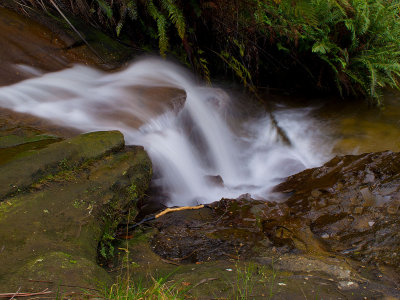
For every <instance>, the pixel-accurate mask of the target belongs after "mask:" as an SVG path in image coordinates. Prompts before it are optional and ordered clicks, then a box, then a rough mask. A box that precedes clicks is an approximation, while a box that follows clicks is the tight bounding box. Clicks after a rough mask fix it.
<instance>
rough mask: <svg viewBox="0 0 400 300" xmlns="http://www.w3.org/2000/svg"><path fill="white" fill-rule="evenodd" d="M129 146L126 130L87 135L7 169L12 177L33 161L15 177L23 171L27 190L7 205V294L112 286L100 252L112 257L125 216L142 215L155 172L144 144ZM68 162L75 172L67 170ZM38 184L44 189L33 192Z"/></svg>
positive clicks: (2, 236) (0, 275)
mask: <svg viewBox="0 0 400 300" xmlns="http://www.w3.org/2000/svg"><path fill="white" fill-rule="evenodd" d="M123 145H124V140H123V137H122V135H121V134H120V133H119V132H97V133H90V134H84V135H80V136H78V137H75V138H72V139H69V140H65V141H62V142H59V143H55V144H52V145H50V146H49V147H47V148H45V149H42V150H38V151H36V152H35V153H33V154H32V155H31V156H30V157H27V158H24V159H18V160H15V161H12V162H10V163H8V164H4V165H2V166H0V174H4V170H7V171H8V172H11V171H13V168H11V167H10V166H12V165H14V166H22V165H23V164H24V163H25V164H27V168H26V170H24V169H22V168H20V169H16V172H17V173H15V174H10V180H12V182H14V180H16V179H17V175H16V174H21V175H20V177H21V180H20V182H21V183H24V186H26V187H27V189H26V190H25V192H20V193H18V194H16V195H13V196H6V197H4V198H3V199H4V201H2V202H0V249H2V250H1V255H0V265H1V266H2V267H1V268H0V289H1V290H10V289H11V290H16V289H18V287H20V286H21V287H22V289H21V290H24V291H27V290H28V291H29V289H35V290H38V289H40V288H43V284H42V286H40V283H37V282H36V283H35V282H29V281H28V279H30V278H33V279H37V280H45V281H51V282H55V283H60V282H61V283H62V284H64V285H75V286H77V285H78V286H89V287H93V286H95V285H96V284H97V283H98V282H102V283H104V284H107V283H110V277H109V275H108V274H107V272H106V271H105V270H104V269H103V268H101V267H100V266H99V265H98V263H97V259H98V251H100V252H105V253H108V252H110V250H111V248H110V246H111V241H112V236H113V232H114V230H115V228H116V226H117V224H118V223H119V221H120V220H121V218H122V212H124V211H125V210H127V209H130V214H131V216H132V217H134V216H135V215H136V213H137V212H136V209H135V203H136V202H137V201H138V199H139V198H141V197H142V196H143V194H144V192H145V191H146V189H147V187H148V184H149V182H150V179H151V173H152V168H151V162H150V160H149V158H148V156H147V154H146V152H145V151H144V150H143V148H142V147H137V146H134V147H126V148H123ZM63 157H67V158H68V160H67V162H66V163H68V166H71V167H72V168H71V169H70V168H67V169H65V168H63V167H62V166H60V162H64V160H63ZM18 172H20V173H18ZM2 176H3V175H2ZM2 179H3V180H7V178H5V177H2ZM35 180H36V181H37V180H39V181H40V182H41V186H40V187H35V188H28V185H29V182H31V183H32V182H34V181H35ZM8 182H10V181H8ZM1 183H2V184H3V186H7V185H6V184H4V182H3V181H1ZM3 195H4V192H3ZM55 288H57V287H55Z"/></svg>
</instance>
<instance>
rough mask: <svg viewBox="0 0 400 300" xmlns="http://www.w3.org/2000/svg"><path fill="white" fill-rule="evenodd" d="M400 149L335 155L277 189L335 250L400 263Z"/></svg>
mask: <svg viewBox="0 0 400 300" xmlns="http://www.w3.org/2000/svg"><path fill="white" fill-rule="evenodd" d="M399 190H400V153H392V152H381V153H370V154H362V155H358V156H344V157H336V158H334V159H332V160H331V161H330V162H328V163H327V164H325V165H324V166H322V167H320V168H315V169H309V170H305V171H304V172H301V173H299V174H296V175H294V176H291V177H289V178H288V179H287V180H286V181H285V182H284V183H282V184H280V185H279V186H277V188H276V191H291V193H290V195H289V198H288V200H287V201H286V202H285V204H286V205H287V206H288V207H290V211H291V213H292V214H293V216H294V217H293V218H301V219H303V220H304V222H305V223H307V224H308V226H309V228H310V229H311V231H312V233H313V234H314V235H315V236H316V237H318V238H321V239H323V243H324V244H325V245H326V247H327V249H328V250H329V251H330V252H335V253H338V254H344V255H346V256H350V257H352V258H354V259H356V260H359V261H361V262H363V263H372V262H377V263H380V264H384V265H391V266H394V267H395V268H397V269H398V268H399V265H400V256H399V253H400V230H399V229H400V217H399V216H400V211H399V203H400V192H399Z"/></svg>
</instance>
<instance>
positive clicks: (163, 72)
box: [0, 58, 329, 205]
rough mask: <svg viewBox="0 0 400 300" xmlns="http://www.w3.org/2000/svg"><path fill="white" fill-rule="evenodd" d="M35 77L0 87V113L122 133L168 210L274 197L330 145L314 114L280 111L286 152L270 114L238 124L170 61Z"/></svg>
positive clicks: (222, 99) (215, 95)
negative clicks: (142, 152) (141, 156)
mask: <svg viewBox="0 0 400 300" xmlns="http://www.w3.org/2000/svg"><path fill="white" fill-rule="evenodd" d="M18 67H19V68H24V70H25V71H27V70H28V71H29V68H26V67H24V66H18ZM31 73H32V77H31V78H29V79H26V80H24V81H21V82H18V83H16V84H13V85H9V86H5V87H0V106H1V107H5V108H8V109H12V110H14V111H17V112H23V113H29V114H33V115H35V116H38V117H40V118H45V119H49V120H51V121H53V122H54V123H56V124H60V125H63V126H68V127H74V128H77V129H79V130H80V131H82V132H88V131H95V130H120V131H121V132H122V133H123V134H124V136H125V140H126V143H127V144H136V145H143V146H144V147H145V149H146V150H147V151H148V153H149V155H150V157H151V159H152V161H153V165H154V169H155V172H156V173H157V179H156V180H155V184H157V185H158V186H160V187H161V188H162V189H163V190H164V191H165V193H166V194H168V196H169V204H170V205H191V204H195V203H207V202H212V201H216V200H219V199H220V198H221V197H229V198H234V197H238V196H239V195H241V194H244V193H249V194H251V195H252V197H253V198H268V195H269V191H270V189H271V187H273V186H274V185H275V184H277V183H278V182H279V180H281V179H282V178H284V177H286V176H289V175H291V174H293V173H295V172H298V171H301V170H303V169H305V168H309V167H314V166H317V165H320V164H321V163H322V162H323V161H324V160H326V159H327V158H328V157H327V155H329V151H325V152H324V151H321V146H322V145H323V144H326V141H324V140H323V135H322V133H321V132H320V131H319V130H318V125H317V124H316V122H317V121H316V120H314V119H313V118H312V117H311V116H310V111H311V109H290V108H285V107H280V108H279V107H278V108H277V109H276V110H275V112H274V114H275V118H276V120H277V121H278V123H279V125H280V126H281V128H282V129H283V130H285V132H286V133H287V135H288V137H289V138H290V140H291V145H290V146H289V145H286V144H284V143H281V142H280V139H279V137H278V135H277V131H276V130H275V128H274V127H273V126H272V124H271V122H270V120H269V114H267V113H262V112H261V113H259V114H257V116H255V117H253V118H249V117H240V111H236V114H235V115H232V114H231V112H232V110H234V107H235V99H231V98H230V97H229V96H228V94H227V93H226V92H224V91H223V90H222V89H220V88H212V87H207V86H205V85H201V84H197V83H196V81H195V80H194V78H193V77H192V75H191V74H190V73H189V72H188V71H186V70H184V69H183V68H182V67H179V66H177V65H176V64H173V63H171V62H167V61H165V60H160V59H157V58H146V59H142V60H139V61H136V62H134V63H132V64H130V65H129V66H128V67H126V68H125V69H123V70H120V71H116V72H112V73H109V72H108V73H106V72H102V71H99V70H96V69H93V68H90V67H87V66H83V65H75V66H73V67H71V68H68V69H65V70H62V71H58V72H54V73H46V74H41V73H40V72H39V71H38V70H31ZM249 101H251V100H249ZM221 179H222V180H221Z"/></svg>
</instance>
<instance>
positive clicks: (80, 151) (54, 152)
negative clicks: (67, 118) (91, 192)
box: [0, 131, 124, 199]
mask: <svg viewBox="0 0 400 300" xmlns="http://www.w3.org/2000/svg"><path fill="white" fill-rule="evenodd" d="M123 146H124V138H123V136H122V134H121V133H120V132H118V131H109V132H93V133H87V134H82V135H79V136H77V137H75V138H72V139H69V140H66V141H62V142H59V143H54V144H51V145H49V146H48V147H46V148H44V149H40V150H36V151H35V150H33V151H29V152H27V153H25V154H24V156H23V157H17V158H15V159H13V160H12V161H9V162H7V163H5V164H3V165H1V169H2V172H1V173H0V199H1V198H3V197H5V196H7V195H9V194H11V193H13V192H17V191H21V190H23V189H25V188H27V187H28V186H29V185H31V184H32V183H34V182H36V181H38V180H39V179H40V178H43V177H45V176H48V175H51V174H55V173H57V172H60V171H62V170H67V169H72V168H74V167H75V166H77V165H79V164H81V163H82V162H84V161H86V160H90V159H96V158H98V157H100V156H102V155H104V154H106V153H109V152H112V151H116V150H119V149H121V148H122V147H123Z"/></svg>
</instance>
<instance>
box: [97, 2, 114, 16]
mask: <svg viewBox="0 0 400 300" xmlns="http://www.w3.org/2000/svg"><path fill="white" fill-rule="evenodd" d="M96 1H97V4H98V5H99V7H100V8H101V10H102V11H103V12H104V14H105V15H106V16H107V18H109V19H111V18H112V16H113V10H112V8H111V6H110V5H109V4H108V3H107V2H106V1H105V0H96Z"/></svg>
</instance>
